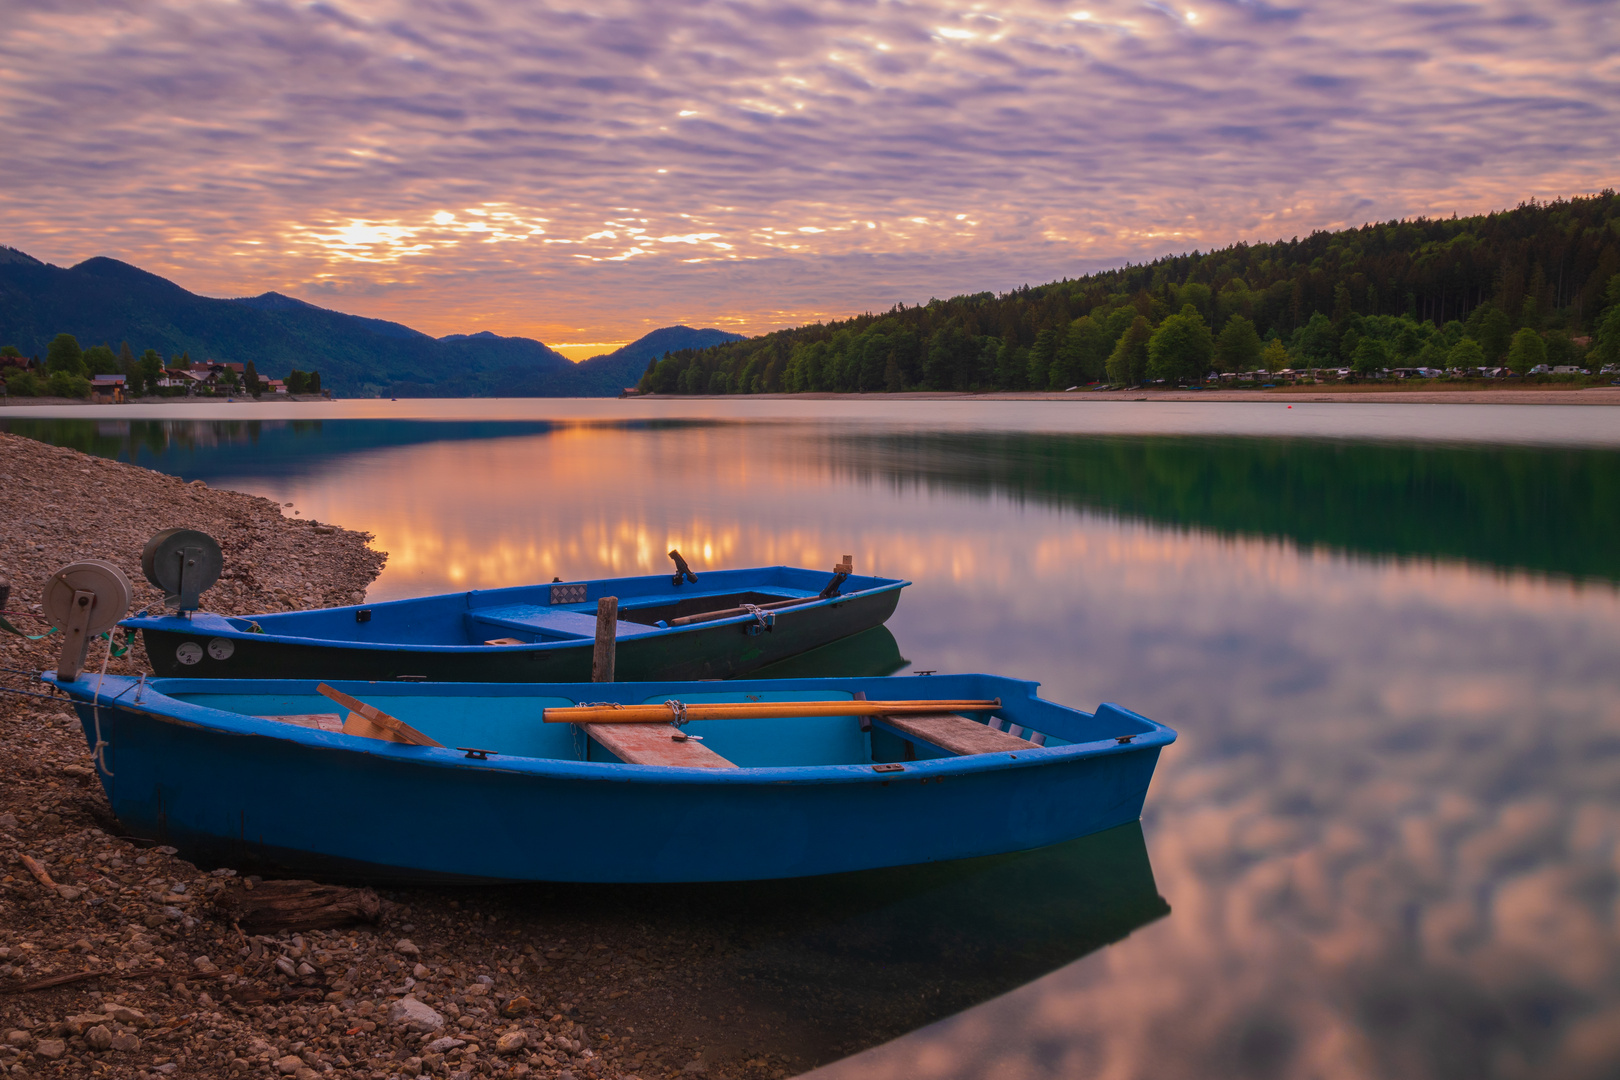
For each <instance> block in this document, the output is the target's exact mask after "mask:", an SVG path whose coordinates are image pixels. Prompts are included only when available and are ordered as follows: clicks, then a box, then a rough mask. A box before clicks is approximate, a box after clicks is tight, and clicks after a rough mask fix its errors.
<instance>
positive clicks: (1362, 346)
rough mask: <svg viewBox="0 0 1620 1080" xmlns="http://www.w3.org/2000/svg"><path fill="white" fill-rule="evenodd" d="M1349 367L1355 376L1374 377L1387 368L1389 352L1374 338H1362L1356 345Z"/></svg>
mask: <svg viewBox="0 0 1620 1080" xmlns="http://www.w3.org/2000/svg"><path fill="white" fill-rule="evenodd" d="M1350 366H1351V368H1353V369H1354V370H1355V373H1356V374H1357V375H1376V374H1378V373H1379V372H1380V371H1383V370H1384V369H1385V368H1387V367H1389V350H1388V349H1386V348H1385V347H1384V343H1383V342H1382V341H1379V340H1378V339H1377V338H1375V337H1364V338H1362V339H1361V340H1360V341H1359V342H1358V343H1357V344H1356V351H1355V352H1354V353H1353V354H1352V355H1351V357H1350Z"/></svg>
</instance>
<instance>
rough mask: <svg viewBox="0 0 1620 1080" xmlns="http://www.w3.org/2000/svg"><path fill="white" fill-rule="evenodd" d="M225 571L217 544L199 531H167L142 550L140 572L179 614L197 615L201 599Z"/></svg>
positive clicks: (149, 542) (222, 557) (221, 554)
mask: <svg viewBox="0 0 1620 1080" xmlns="http://www.w3.org/2000/svg"><path fill="white" fill-rule="evenodd" d="M224 569H225V555H224V553H223V552H221V551H220V550H219V544H218V542H216V541H215V540H214V538H213V537H212V536H209V535H208V534H207V533H205V532H198V531H197V530H196V529H164V530H163V531H162V532H160V533H158V534H157V535H156V536H154V537H152V539H150V540H148V541H147V542H146V547H145V548H143V549H142V550H141V572H142V573H143V574H145V575H146V580H147V581H150V582H151V583H152V584H153V585H156V586H157V587H158V588H159V589H162V590H163V598H164V601H165V602H166V603H169V604H173V605H174V606H175V608H176V610H179V611H196V610H197V607H198V603H199V601H198V597H199V596H200V595H201V594H202V593H203V592H204V591H206V590H207V589H208V588H210V587H211V586H212V585H213V584H214V582H216V581H218V580H219V575H220V571H222V570H224Z"/></svg>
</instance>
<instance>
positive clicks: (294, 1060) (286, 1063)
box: [276, 1054, 304, 1076]
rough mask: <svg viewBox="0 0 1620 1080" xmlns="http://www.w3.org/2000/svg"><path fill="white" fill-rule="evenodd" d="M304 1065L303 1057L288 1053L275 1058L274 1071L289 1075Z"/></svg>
mask: <svg viewBox="0 0 1620 1080" xmlns="http://www.w3.org/2000/svg"><path fill="white" fill-rule="evenodd" d="M303 1067H304V1059H303V1058H301V1057H299V1056H298V1055H297V1054H288V1055H287V1056H286V1057H282V1058H277V1059H276V1072H278V1073H280V1074H281V1075H282V1076H291V1075H293V1074H294V1073H296V1072H297V1071H298V1070H299V1069H302V1068H303Z"/></svg>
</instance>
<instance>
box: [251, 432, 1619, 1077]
mask: <svg viewBox="0 0 1620 1080" xmlns="http://www.w3.org/2000/svg"><path fill="white" fill-rule="evenodd" d="M256 483H257V484H258V485H259V487H260V489H261V490H263V482H256ZM280 493H281V494H284V495H286V496H287V497H290V498H293V499H295V500H296V501H297V502H298V505H299V506H300V507H301V508H302V509H303V510H304V511H305V512H306V513H309V514H311V515H313V516H317V517H320V518H322V519H324V520H337V521H340V522H342V523H344V524H346V525H349V526H351V527H357V528H365V529H370V530H372V531H374V532H375V533H377V535H378V545H379V546H380V547H382V548H384V549H386V550H388V551H389V552H390V562H389V568H388V570H387V571H386V573H385V575H384V578H383V579H382V581H381V582H380V583H379V585H378V588H377V589H376V590H375V593H374V595H376V596H378V597H382V596H397V595H407V594H411V593H416V592H420V591H426V590H435V589H440V588H460V587H473V586H493V585H504V584H513V583H516V582H518V581H526V580H542V579H545V578H549V577H550V576H552V575H553V574H561V575H562V576H564V577H580V576H595V575H607V574H621V573H635V572H638V571H646V572H660V571H662V570H663V569H664V567H665V564H666V563H667V560H666V559H665V556H664V552H665V551H667V550H668V548H669V547H670V546H672V545H678V546H680V547H681V548H682V550H684V551H687V552H688V553H695V552H698V551H702V552H705V554H704V555H703V556H702V557H701V559H700V560H698V561H699V569H700V570H701V569H702V567H703V566H704V565H749V564H758V563H771V562H791V563H801V564H806V565H811V566H816V565H823V564H825V565H830V564H831V562H832V560H833V559H835V558H836V557H837V556H838V555H839V554H842V553H845V552H852V553H854V554H855V556H856V560H857V565H858V566H859V567H860V568H861V569H863V570H867V569H870V570H875V571H880V572H883V573H889V574H897V575H903V576H906V577H910V578H912V579H913V580H914V581H916V582H917V584H916V586H914V587H913V588H911V589H909V590H908V591H907V595H906V596H905V598H904V600H903V601H902V603H901V605H900V609H899V612H898V613H897V615H896V616H895V618H894V619H893V620H892V621H891V623H890V626H891V628H892V629H893V630H894V632H895V635H896V636H897V637H898V638H899V640H900V643H901V647H902V650H903V652H904V654H905V655H906V656H908V657H910V658H911V659H912V660H913V662H914V664H915V665H916V666H917V667H926V668H939V669H946V670H950V669H966V670H991V671H997V672H1001V673H1004V674H1009V675H1022V676H1025V677H1029V678H1036V679H1040V680H1042V681H1043V682H1044V683H1045V687H1044V691H1043V692H1044V693H1045V694H1046V696H1048V697H1051V698H1054V699H1056V700H1060V701H1063V702H1066V703H1069V704H1074V705H1079V706H1081V707H1086V708H1090V707H1094V706H1095V705H1096V704H1097V702H1098V701H1100V700H1119V701H1121V702H1124V703H1127V704H1129V705H1131V706H1132V707H1134V708H1137V709H1139V710H1141V711H1142V712H1144V713H1146V714H1148V715H1150V716H1153V717H1155V718H1158V719H1162V720H1165V721H1167V722H1169V723H1171V724H1172V725H1174V726H1175V727H1177V728H1178V729H1179V730H1180V731H1181V733H1182V738H1181V740H1180V741H1179V742H1178V743H1177V744H1176V746H1175V747H1173V748H1172V749H1171V751H1170V752H1168V753H1166V754H1165V755H1164V757H1163V759H1162V761H1161V765H1160V770H1159V775H1158V777H1157V779H1156V781H1155V783H1154V787H1153V790H1152V791H1151V793H1150V795H1149V798H1148V804H1147V813H1146V816H1145V819H1144V824H1145V827H1146V830H1147V836H1148V842H1149V847H1150V852H1151V855H1152V859H1153V870H1154V874H1155V876H1156V878H1157V881H1158V884H1159V890H1160V892H1161V893H1162V895H1163V896H1164V897H1165V898H1166V899H1167V900H1168V901H1169V903H1170V905H1171V907H1172V909H1173V912H1174V914H1173V915H1172V916H1171V917H1169V918H1168V919H1165V920H1162V921H1161V922H1159V923H1157V924H1154V925H1152V926H1150V927H1148V928H1146V929H1143V930H1141V931H1138V932H1137V933H1136V934H1134V935H1133V936H1131V937H1130V938H1128V939H1127V940H1126V941H1124V942H1122V943H1119V944H1116V945H1114V946H1112V947H1110V948H1108V949H1107V950H1105V951H1103V952H1102V953H1100V954H1098V955H1096V956H1093V957H1091V958H1088V959H1085V960H1082V961H1080V962H1078V963H1076V964H1074V965H1072V966H1070V967H1068V968H1065V969H1063V970H1061V971H1058V972H1056V973H1054V974H1052V975H1050V976H1048V977H1046V978H1044V979H1042V980H1040V981H1038V982H1036V983H1034V984H1031V985H1029V986H1027V987H1024V988H1023V989H1021V990H1018V991H1015V992H1013V993H1012V994H1011V995H1009V996H1008V997H1006V998H1003V999H1000V1000H998V1001H995V1002H992V1003H989V1004H987V1005H984V1006H981V1007H980V1008H978V1009H975V1010H972V1011H970V1012H969V1013H967V1014H964V1015H962V1016H961V1017H959V1018H956V1019H954V1020H949V1021H945V1022H943V1023H941V1024H938V1025H935V1026H934V1027H932V1028H929V1029H925V1030H924V1031H922V1032H918V1033H915V1034H913V1035H911V1036H908V1037H906V1038H904V1039H902V1040H901V1041H900V1042H898V1043H896V1044H892V1045H890V1046H888V1047H885V1048H880V1049H878V1050H876V1051H872V1052H870V1053H868V1054H866V1055H863V1056H861V1057H857V1058H854V1059H850V1060H849V1061H846V1062H844V1063H842V1064H841V1065H838V1066H835V1067H833V1070H832V1071H833V1073H834V1075H836V1076H839V1077H846V1076H847V1077H850V1078H852V1080H854V1078H858V1080H868V1078H872V1080H879V1078H888V1077H900V1076H906V1077H941V1078H944V1077H957V1076H961V1077H968V1076H997V1077H1025V1076H1028V1077H1037V1076H1039V1077H1045V1076H1077V1075H1086V1076H1099V1077H1145V1076H1152V1077H1166V1076H1181V1075H1198V1076H1227V1075H1229V1076H1286V1077H1293V1076H1323V1077H1346V1078H1360V1077H1369V1078H1370V1077H1385V1076H1396V1075H1399V1076H1435V1077H1449V1076H1459V1077H1462V1076H1467V1077H1475V1076H1503V1077H1518V1076H1553V1075H1556V1076H1561V1077H1583V1076H1598V1075H1612V1074H1613V1070H1614V1068H1615V1066H1616V1063H1617V1062H1620V1034H1617V1033H1620V935H1617V932H1616V917H1617V887H1616V885H1617V880H1620V876H1617V875H1620V799H1617V795H1616V793H1617V792H1620V670H1617V669H1616V667H1615V665H1614V663H1613V658H1614V656H1615V655H1616V654H1617V652H1620V591H1617V590H1616V589H1615V588H1614V587H1613V586H1611V585H1608V584H1601V583H1598V584H1594V583H1584V584H1583V583H1576V582H1570V581H1566V580H1561V579H1558V578H1547V577H1538V576H1532V575H1529V574H1523V573H1517V572H1504V571H1499V570H1490V569H1482V568H1479V567H1476V566H1473V565H1470V564H1467V563H1462V562H1455V561H1449V562H1448V561H1434V560H1429V559H1422V558H1379V559H1367V558H1355V557H1347V556H1344V555H1340V554H1334V553H1331V552H1327V551H1323V550H1312V549H1305V548H1300V547H1298V546H1296V545H1293V544H1291V543H1288V542H1286V541H1282V540H1274V539H1255V538H1248V537H1221V536H1216V535H1212V534H1210V533H1207V532H1202V531H1198V530H1193V529H1173V528H1163V527H1160V526H1156V525H1149V524H1144V523H1141V522H1135V521H1130V520H1120V519H1116V518H1113V517H1109V516H1104V515H1098V514H1092V513H1087V512H1080V511H1076V510H1073V509H1069V508H1065V507H1062V506H1054V505H1048V504H1040V503H1034V502H1028V501H1023V500H1020V499H1016V498H1012V497H1009V496H1007V495H1006V494H1003V493H1000V492H998V491H997V490H995V489H994V488H993V487H992V488H989V489H986V490H981V491H972V490H965V489H960V488H946V487H942V486H932V487H930V486H927V485H921V484H903V483H898V482H896V481H895V480H894V479H893V478H892V477H885V476H882V475H879V474H865V475H856V474H853V473H851V472H848V471H845V470H840V469H838V468H834V467H832V466H831V465H830V464H829V458H828V457H827V456H826V455H823V454H821V453H819V452H818V450H817V446H816V443H815V442H814V440H813V439H806V438H803V437H799V436H791V437H789V436H783V435H781V434H780V433H772V432H771V431H769V430H747V429H737V428H697V429H683V430H681V431H678V432H659V431H640V432H626V431H622V430H613V429H578V430H576V431H573V432H565V433H558V434H557V435H554V436H550V437H545V438H534V439H508V440H493V441H488V442H479V443H464V444H441V445H429V446H420V447H412V448H406V449H402V450H395V451H382V452H377V453H375V454H363V455H358V456H357V457H355V458H353V459H352V460H350V461H349V462H348V463H347V464H346V466H345V468H344V470H343V471H342V472H340V473H338V474H336V475H328V476H325V477H321V478H309V479H300V480H296V481H293V482H292V483H290V484H289V485H288V486H287V487H286V488H285V490H284V491H281V492H280ZM987 917H990V918H993V917H994V913H987Z"/></svg>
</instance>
